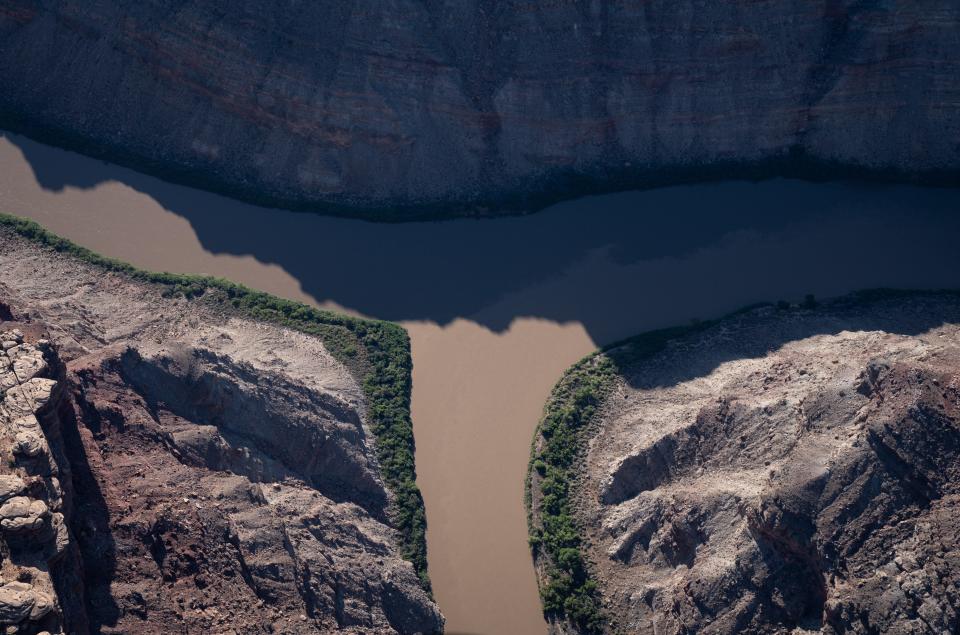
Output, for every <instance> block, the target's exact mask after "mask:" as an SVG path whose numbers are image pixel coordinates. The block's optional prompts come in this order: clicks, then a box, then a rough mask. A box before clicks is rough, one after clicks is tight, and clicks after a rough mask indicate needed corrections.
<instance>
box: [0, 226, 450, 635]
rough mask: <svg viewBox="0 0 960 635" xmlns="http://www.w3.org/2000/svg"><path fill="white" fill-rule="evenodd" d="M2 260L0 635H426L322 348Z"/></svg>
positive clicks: (20, 250) (345, 387) (144, 290)
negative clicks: (4, 633)
mask: <svg viewBox="0 0 960 635" xmlns="http://www.w3.org/2000/svg"><path fill="white" fill-rule="evenodd" d="M0 244H2V246H3V249H0V297H2V298H3V301H4V303H5V306H7V307H8V308H9V310H10V316H11V317H14V318H15V319H16V320H17V322H15V323H10V322H6V323H4V322H0V332H2V337H0V339H2V340H3V343H2V348H3V353H2V355H0V383H2V386H3V393H2V394H3V398H2V401H0V452H3V453H5V455H6V456H7V461H6V463H5V465H0V538H2V543H0V562H2V566H0V576H2V580H0V623H2V624H5V625H11V627H12V626H16V627H17V628H18V629H19V630H17V631H16V632H18V633H28V634H29V633H35V632H39V631H48V632H50V633H61V632H62V633H85V632H102V633H134V632H137V633H141V632H189V633H201V632H202V633H274V632H282V633H312V632H322V633H333V632H344V633H436V632H440V631H441V630H442V628H443V618H442V616H441V615H440V612H439V610H438V609H437V607H436V605H435V604H434V602H433V601H432V599H431V598H430V596H429V595H428V593H427V591H426V590H425V589H424V588H423V586H422V583H421V580H420V578H419V577H418V575H417V572H416V571H415V569H414V566H413V565H412V564H411V563H410V562H408V561H407V560H405V559H403V558H401V556H400V547H399V540H398V533H397V531H396V529H394V527H393V524H392V520H391V516H390V513H389V511H388V510H389V502H390V500H391V496H392V495H391V493H390V492H389V491H388V489H387V488H386V487H385V486H384V483H383V479H382V477H381V474H380V467H379V465H378V463H377V459H376V454H375V453H374V451H373V440H372V438H371V434H370V431H369V430H368V428H367V413H366V408H367V404H366V403H365V398H364V393H363V391H362V390H361V388H360V387H359V386H358V385H357V383H356V380H355V379H354V377H353V375H352V374H351V372H350V371H349V370H348V369H347V368H346V367H344V366H343V364H341V363H340V362H339V361H337V360H336V359H335V358H334V357H333V356H331V354H330V353H329V352H328V351H327V350H326V348H325V347H324V346H323V344H322V343H321V342H320V340H319V339H318V338H315V337H312V336H308V335H305V334H303V333H299V332H296V331H292V330H288V329H284V328H281V327H279V326H274V325H270V324H267V323H262V322H257V321H252V320H249V319H243V318H241V317H238V316H236V315H232V316H231V315H230V314H229V311H228V312H225V313H218V312H217V311H216V310H215V307H213V306H204V305H203V303H190V302H187V301H186V300H185V299H184V298H182V297H181V298H174V297H163V295H162V293H161V291H160V289H158V288H157V287H156V286H154V285H150V284H148V283H142V282H137V281H135V280H133V279H131V278H129V277H127V276H124V275H122V274H107V273H105V272H104V271H103V270H102V269H98V268H97V267H94V266H90V265H86V264H84V263H83V262H81V261H79V260H76V259H73V258H71V257H69V256H63V255H60V254H57V253H56V252H53V251H52V250H47V249H44V248H41V247H38V246H35V245H33V244H32V243H30V242H28V241H26V240H23V239H19V238H16V237H14V236H12V235H7V234H0ZM13 326H16V327H17V328H18V329H19V330H13V329H12V327H13ZM8 632H9V631H8Z"/></svg>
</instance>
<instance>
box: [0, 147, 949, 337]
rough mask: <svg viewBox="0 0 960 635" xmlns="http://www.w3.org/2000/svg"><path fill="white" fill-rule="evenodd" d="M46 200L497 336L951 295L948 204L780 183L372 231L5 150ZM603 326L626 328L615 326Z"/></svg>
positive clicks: (678, 191)
mask: <svg viewBox="0 0 960 635" xmlns="http://www.w3.org/2000/svg"><path fill="white" fill-rule="evenodd" d="M8 138H9V139H10V140H11V141H12V142H13V143H15V144H16V145H17V147H18V148H19V149H20V150H21V151H22V152H23V154H24V156H25V157H26V159H27V160H28V161H29V163H30V165H31V167H32V169H33V171H34V174H35V176H36V179H37V181H38V183H39V184H40V185H41V186H42V187H43V188H44V189H46V190H49V191H54V192H56V191H61V190H63V189H64V188H65V187H76V188H93V187H95V186H96V185H98V184H100V183H104V182H107V181H119V182H121V183H124V184H126V185H127V186H129V187H131V188H133V189H135V190H137V191H140V192H142V193H144V194H147V195H149V196H150V197H152V198H153V199H155V200H156V201H157V202H158V203H159V204H160V205H162V206H163V207H164V208H166V209H167V210H169V211H171V212H173V213H175V214H177V215H179V216H181V217H183V218H185V219H187V220H188V221H189V223H190V224H191V225H192V227H193V229H194V230H195V232H196V234H197V236H198V238H199V240H200V242H201V244H202V246H203V247H204V249H206V250H208V251H209V252H211V253H214V254H232V255H252V256H253V257H255V258H256V259H257V260H259V261H261V262H265V263H274V264H276V265H279V266H280V267H282V268H283V269H284V270H286V271H287V272H288V273H289V274H290V275H292V276H294V277H295V278H296V279H297V280H298V281H299V282H300V284H301V285H302V288H303V290H304V292H306V293H307V294H309V295H310V296H312V297H313V298H314V299H316V300H317V301H319V302H323V301H327V300H329V301H333V302H335V303H337V304H339V305H341V306H344V307H347V308H349V309H353V310H356V311H358V312H360V313H363V314H365V315H368V316H374V317H379V318H383V319H389V320H398V321H399V320H424V321H432V322H436V323H438V324H441V325H444V324H447V323H449V322H450V321H452V320H454V319H456V318H460V317H462V318H468V319H470V320H472V321H475V322H477V323H480V324H482V325H484V326H486V327H487V328H489V329H491V330H494V331H498V332H500V331H503V330H504V329H506V328H508V327H509V326H510V324H511V322H512V321H513V320H514V319H515V318H517V317H521V316H526V317H537V318H543V319H547V320H551V321H554V322H568V321H576V322H580V323H582V324H583V325H584V327H585V328H586V330H587V331H588V333H589V334H590V335H591V337H592V338H593V340H594V341H595V342H609V341H610V340H611V339H615V338H618V337H623V336H626V335H629V334H631V333H634V332H637V331H640V330H644V329H647V328H654V327H657V326H662V325H665V324H670V323H676V322H678V321H679V322H684V321H687V320H689V319H691V318H696V317H704V318H705V317H711V316H714V315H717V314H720V313H723V312H725V311H728V310H731V309H734V308H736V307H738V306H741V305H743V304H746V303H749V302H755V301H758V300H777V299H780V298H786V299H791V300H796V299H798V298H800V297H802V296H803V294H805V293H817V294H818V295H832V294H840V293H844V292H846V291H849V290H852V289H857V288H864V287H873V286H904V287H927V288H935V287H953V286H960V275H958V274H960V249H957V248H956V245H957V244H958V242H957V240H958V238H960V213H958V211H960V189H940V188H921V187H913V186H893V185H891V186H878V185H864V184H857V183H847V182H835V183H817V184H814V183H806V182H802V181H791V180H782V179H774V180H770V181H763V182H760V183H749V182H725V183H710V184H702V185H688V186H677V187H668V188H662V189H655V190H647V191H642V192H626V193H620V194H608V195H601V196H589V197H584V198H581V199H577V200H571V201H568V202H565V203H561V204H558V205H555V206H553V207H551V208H549V209H547V210H545V211H543V212H540V213H538V214H534V215H528V216H521V217H509V218H499V219H495V220H487V219H484V220H470V219H467V220H453V221H444V222H429V223H407V224H373V223H367V222H363V221H356V220H346V219H337V218H329V217H322V216H317V215H311V214H305V213H295V212H287V211H283V210H274V209H267V208H260V207H256V206H253V205H249V204H245V203H241V202H238V201H235V200H232V199H229V198H225V197H222V196H219V195H215V194H211V193H208V192H202V191H198V190H194V189H191V188H187V187H182V186H177V185H172V184H169V183H166V182H164V181H161V180H158V179H156V178H154V177H150V176H146V175H143V174H140V173H137V172H135V171H132V170H129V169H125V168H119V167H117V166H114V165H111V164H108V163H104V162H101V161H94V160H91V159H87V158H85V157H80V156H79V155H76V154H73V153H70V152H65V151H63V150H59V149H55V148H51V147H49V146H45V145H41V144H39V143H35V142H33V141H31V140H28V139H26V138H24V137H21V136H19V135H8ZM611 313H616V314H618V315H623V314H630V313H632V314H633V315H635V316H636V322H635V324H634V323H630V324H629V325H627V324H624V319H623V318H622V317H620V318H618V319H617V324H611V323H610V320H611V318H610V315H611Z"/></svg>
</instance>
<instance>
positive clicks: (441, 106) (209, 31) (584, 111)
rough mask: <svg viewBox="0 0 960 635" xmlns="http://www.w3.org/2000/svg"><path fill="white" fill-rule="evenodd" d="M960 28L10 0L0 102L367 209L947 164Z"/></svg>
mask: <svg viewBox="0 0 960 635" xmlns="http://www.w3.org/2000/svg"><path fill="white" fill-rule="evenodd" d="M958 33H960V6H958V5H957V4H956V3H955V2H950V1H948V0H919V1H914V2H908V1H907V0H871V1H863V0H815V1H809V2H808V1H796V0H794V1H787V0H764V1H761V2H754V1H750V2H746V1H744V0H736V1H732V2H714V3H708V2H681V3H677V2H670V1H668V0H621V1H617V2H600V1H597V0H594V1H586V0H582V1H577V0H559V1H550V2H521V1H519V0H512V1H510V2H498V1H494V0H447V1H443V0H427V1H424V2H414V1H412V0H396V1H393V2H373V1H370V0H364V1H361V2H351V3H342V2H339V3H302V2H292V1H285V2H275V3H270V4H269V5H264V4H263V3H259V2H254V1H252V0H240V1H238V2H231V3H228V4H217V3H213V2H200V1H197V0H194V1H187V2H166V1H160V0H146V1H143V2H128V1H123V0H91V1H90V2H84V3H68V2H40V1H39V0H2V1H0V126H2V127H4V128H7V129H12V130H16V131H22V132H26V133H28V134H31V135H33V136H35V137H38V138H41V139H45V140H47V141H52V142H54V143H58V144H61V145H65V146H68V147H72V148H75V149H78V150H81V151H84V152H87V153H90V154H94V155H100V156H103V157H106V158H110V159H112V160H114V161H117V162H121V163H126V164H130V165H133V166H136V167H138V168H139V169H142V170H144V171H149V172H153V173H157V174H160V175H163V176H165V177H166V178H168V179H171V180H178V181H184V182H189V183H192V184H195V185H200V186H203V187H207V188H211V189H215V190H220V191H224V192H227V193H230V194H233V195H236V196H240V197H244V198H248V199H251V200H255V201H258V202H262V203H269V204H276V205H281V206H288V207H294V208H307V209H313V210H318V211H324V212H328V213H342V214H349V215H362V216H367V217H371V218H378V219H401V218H414V217H421V216H429V215H448V214H453V213H474V214H482V213H488V212H489V211H490V208H491V207H492V208H495V209H494V211H500V210H503V209H514V210H529V209H533V208H536V207H537V206H539V205H542V204H545V203H546V202H547V201H548V200H549V199H555V198H559V197H563V196H569V195H574V194H577V193H582V192H584V191H590V190H597V189H605V188H626V187H641V186H648V185H654V184H658V183H669V182H674V181H677V180H681V179H691V178H705V177H711V176H770V175H774V174H785V175H798V176H809V177H836V176H842V175H851V174H860V175H863V176H879V177H884V178H898V179H906V180H918V181H929V182H938V183H951V184H956V182H957V175H958V169H960V36H958ZM87 185H89V184H87ZM53 186H54V187H56V186H57V185H56V184H54V185H53Z"/></svg>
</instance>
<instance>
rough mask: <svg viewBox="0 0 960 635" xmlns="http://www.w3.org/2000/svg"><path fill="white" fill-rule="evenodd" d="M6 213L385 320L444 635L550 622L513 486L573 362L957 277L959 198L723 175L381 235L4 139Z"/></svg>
mask: <svg viewBox="0 0 960 635" xmlns="http://www.w3.org/2000/svg"><path fill="white" fill-rule="evenodd" d="M0 211H4V212H8V213H12V214H17V215H20V216H25V217H28V218H32V219H34V220H36V221H38V222H39V223H41V224H43V225H44V226H46V227H48V228H49V229H51V230H52V231H54V232H56V233H58V234H60V235H63V236H66V237H69V238H70V239H72V240H73V241H75V242H77V243H79V244H81V245H84V246H86V247H89V248H91V249H94V250H96V251H98V252H101V253H103V254H106V255H109V256H112V257H115V258H119V259H122V260H125V261H128V262H131V263H133V264H135V265H137V266H140V267H144V268H147V269H153V270H164V271H173V272H189V273H205V274H212V275H216V276H223V277H226V278H230V279H232V280H236V281H238V282H242V283H244V284H247V285H249V286H252V287H256V288H259V289H262V290H265V291H268V292H270V293H274V294H276V295H279V296H283V297H287V298H293V299H297V300H301V301H304V302H308V303H311V304H315V305H320V306H324V307H328V308H334V309H339V310H344V311H349V312H351V313H356V314H361V315H366V316H373V317H379V318H384V319H390V320H396V321H399V322H401V323H402V324H403V325H404V326H405V327H406V328H407V329H408V331H409V332H410V337H411V341H412V349H413V359H414V371H413V419H414V430H415V434H416V442H417V457H416V458H417V470H418V479H417V480H418V482H419V484H420V487H421V488H422V490H423V495H424V498H425V501H426V509H427V520H428V523H429V528H428V535H427V537H428V549H429V566H430V575H431V577H432V579H433V584H434V590H435V595H436V598H437V600H438V602H439V604H440V608H441V609H442V611H443V612H444V614H445V615H446V617H447V632H448V633H461V634H465V633H472V634H485V635H487V634H489V635H513V634H518V635H523V634H527V633H531V634H532V633H543V632H544V631H545V630H546V627H545V624H544V621H543V618H542V616H541V613H540V608H539V601H538V598H537V590H536V584H535V580H534V576H533V569H532V567H531V562H530V555H529V552H528V549H527V545H526V526H525V525H526V521H525V512H524V508H523V479H524V473H525V469H526V462H527V456H528V451H529V445H530V441H531V438H532V435H533V430H534V427H535V425H536V423H537V420H538V418H539V416H540V413H541V409H542V407H543V404H544V402H545V400H546V398H547V395H548V393H549V391H550V388H551V387H552V386H553V384H554V383H555V382H556V380H557V379H558V378H559V376H560V374H561V373H562V372H563V370H564V369H565V368H566V367H567V366H569V365H570V364H571V363H573V362H574V361H576V360H577V359H578V358H580V357H582V356H583V355H585V354H587V353H589V352H590V351H591V350H593V349H594V348H596V347H597V346H598V345H601V344H604V343H607V342H610V341H613V340H616V339H619V338H621V337H625V336H627V335H630V334H633V333H636V332H639V331H643V330H647V329H651V328H657V327H661V326H666V325H671V324H676V323H684V322H688V321H689V320H691V319H696V318H708V317H714V316H717V315H720V314H722V313H724V312H727V311H730V310H732V309H735V308H738V307H740V306H742V305H745V304H748V303H751V302H756V301H763V300H779V299H787V300H794V301H795V300H799V299H801V298H802V297H803V295H804V294H807V293H814V294H816V295H818V296H830V295H836V294H841V293H844V292H847V291H850V290H853V289H858V288H864V287H878V286H889V287H923V288H938V287H956V286H960V249H958V248H957V245H958V242H960V241H958V239H960V214H958V212H960V190H945V189H923V188H914V187H906V186H884V187H880V186H870V187H866V186H862V185H856V184H847V183H831V184H810V183H803V182H798V181H786V180H772V181H766V182H762V183H757V184H752V183H742V182H730V183H714V184H703V185H692V186H684V187H674V188H664V189H658V190H652V191H647V192H631V193H623V194H613V195H604V196H593V197H587V198H583V199H579V200H575V201H570V202H567V203H563V204H560V205H556V206H554V207H553V208H551V209H549V210H545V211H544V212H541V213H539V214H536V215H532V216H525V217H516V218H505V219H497V220H457V221H449V222H443V223H414V224H402V225H384V224H373V223H366V222H360V221H349V220H341V219H331V218H324V217H320V216H315V215H309V214H298V213H292V212H285V211H279V210H272V209H264V208H259V207H255V206H251V205H246V204H243V203H239V202H236V201H233V200H230V199H226V198H223V197H220V196H216V195H213V194H209V193H206V192H201V191H197V190H192V189H190V188H185V187H179V186H174V185H170V184H167V183H164V182H162V181H159V180H157V179H153V178H150V177H147V176H144V175H141V174H139V173H136V172H133V171H130V170H126V169H123V168H119V167H116V166H112V165H109V164H106V163H102V162H100V161H95V160H92V159H89V158H85V157H82V156H80V155H76V154H72V153H68V152H64V151H61V150H57V149H53V148H50V147H47V146H43V145H40V144H37V143H34V142H32V141H29V140H26V139H24V138H22V137H19V136H15V135H5V136H0Z"/></svg>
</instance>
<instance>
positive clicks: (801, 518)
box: [535, 294, 960, 635]
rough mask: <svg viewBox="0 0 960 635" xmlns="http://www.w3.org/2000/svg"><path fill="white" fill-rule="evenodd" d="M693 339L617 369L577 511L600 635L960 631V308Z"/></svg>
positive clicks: (896, 301)
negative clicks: (608, 634) (609, 634)
mask: <svg viewBox="0 0 960 635" xmlns="http://www.w3.org/2000/svg"><path fill="white" fill-rule="evenodd" d="M693 331H694V332H692V333H690V334H689V335H686V336H684V335H679V336H677V337H674V338H673V339H670V340H669V341H668V342H667V343H665V344H664V345H663V346H658V347H655V348H654V349H653V350H651V349H650V348H649V340H637V341H635V342H631V343H627V344H625V345H623V346H621V347H618V348H615V349H611V350H610V351H607V352H606V353H604V355H603V357H604V358H606V359H607V360H610V361H611V362H612V363H613V365H614V368H615V371H614V372H613V373H612V379H610V380H609V382H608V384H607V392H606V393H605V394H606V396H605V397H604V398H603V400H602V405H601V406H599V409H598V411H597V414H596V415H595V417H594V418H593V420H592V421H593V422H592V424H591V426H592V427H591V428H590V430H589V433H587V434H585V436H584V437H583V441H582V444H583V445H582V447H584V451H585V456H584V460H583V464H582V465H583V467H582V469H580V470H579V480H577V481H576V485H575V486H573V487H571V490H570V491H571V492H572V494H571V499H570V501H571V502H570V506H569V509H570V510H572V511H571V513H573V514H574V515H575V516H576V518H577V523H578V527H579V528H580V532H581V538H582V540H581V542H580V545H581V549H582V552H583V558H584V561H585V562H586V563H588V565H587V568H588V569H589V572H590V575H591V577H592V579H593V581H594V582H595V583H596V584H597V585H598V592H597V596H598V598H599V603H598V605H599V606H600V607H601V608H602V613H603V614H604V615H605V617H606V618H607V622H606V623H605V625H604V627H603V628H604V629H605V630H609V631H613V632H621V631H622V632H630V633H689V632H698V633H718V634H719V633H731V634H732V633H783V634H786V633H811V632H818V633H878V632H883V633H932V634H933V633H935V634H938V635H939V634H941V633H953V632H957V630H958V628H960V592H958V589H960V522H958V520H957V516H958V511H960V507H958V505H960V296H958V295H956V294H952V295H950V294H943V295H936V294H920V295H915V296H913V295H901V296H897V297H894V298H887V299H881V300H878V301H865V300H863V299H862V298H859V299H858V298H848V299H844V300H840V301H836V302H831V303H829V304H827V305H825V306H823V307H820V308H818V309H796V308H793V309H785V308H775V307H767V308H763V309H757V310H754V311H750V312H747V313H745V314H741V315H738V316H735V317H731V318H728V319H725V320H722V321H720V322H719V323H716V324H713V325H710V326H709V327H707V328H695V329H693ZM644 347H647V349H648V350H646V351H645V352H644V351H642V350H641V349H643V348H644ZM657 349H658V350H657ZM549 475H550V474H549V472H548V477H549ZM536 478H537V477H535V479H536ZM544 500H545V499H544V498H543V496H542V495H540V493H539V491H538V492H537V493H536V495H535V501H536V503H535V516H540V513H539V510H540V509H543V505H544V502H543V501H544ZM548 504H549V503H548ZM561 568H562V567H561ZM569 627H570V625H569V623H568V622H565V621H563V620H560V621H558V622H556V624H555V630H556V631H563V630H565V629H568V628H569Z"/></svg>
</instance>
